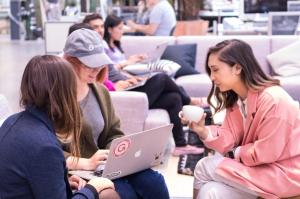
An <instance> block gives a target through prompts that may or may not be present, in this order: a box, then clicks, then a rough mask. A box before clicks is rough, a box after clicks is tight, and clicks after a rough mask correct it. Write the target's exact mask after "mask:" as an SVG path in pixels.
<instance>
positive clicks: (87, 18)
mask: <svg viewBox="0 0 300 199" xmlns="http://www.w3.org/2000/svg"><path fill="white" fill-rule="evenodd" d="M96 19H101V20H103V18H102V17H101V15H99V14H97V13H93V14H90V15H86V16H85V17H84V19H83V21H82V22H83V23H90V21H93V20H96Z"/></svg>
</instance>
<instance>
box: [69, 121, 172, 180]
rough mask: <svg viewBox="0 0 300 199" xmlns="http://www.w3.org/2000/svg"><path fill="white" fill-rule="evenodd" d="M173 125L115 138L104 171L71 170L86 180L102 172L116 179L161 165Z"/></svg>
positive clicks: (105, 175) (100, 174) (101, 174)
mask: <svg viewBox="0 0 300 199" xmlns="http://www.w3.org/2000/svg"><path fill="white" fill-rule="evenodd" d="M172 128H173V124H168V125H165V126H161V127H158V128H154V129H150V130H146V131H142V132H139V133H134V134H131V135H125V136H123V137H121V138H117V139H114V140H113V141H112V143H111V146H110V149H109V154H108V158H107V161H106V164H105V166H104V169H103V171H102V170H98V169H97V170H96V171H82V170H70V171H69V173H70V174H72V175H77V176H79V177H81V178H83V179H87V180H90V179H92V178H95V177H99V176H102V177H106V178H109V179H111V180H113V179H117V178H120V177H123V176H127V175H130V174H133V173H136V172H139V171H142V170H145V169H148V168H151V167H153V166H156V165H159V164H161V163H162V161H163V156H164V151H165V147H166V146H167V143H168V140H169V137H170V136H171V134H172Z"/></svg>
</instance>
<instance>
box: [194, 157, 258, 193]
mask: <svg viewBox="0 0 300 199" xmlns="http://www.w3.org/2000/svg"><path fill="white" fill-rule="evenodd" d="M223 159H224V157H223V156H222V155H220V154H216V155H213V156H208V157H205V158H202V159H201V160H200V161H199V162H198V163H197V165H196V168H195V171H194V189H198V190H199V193H198V196H197V199H256V198H257V194H256V193H255V192H253V191H251V190H249V189H247V188H246V187H243V186H242V185H238V184H235V183H233V182H231V181H229V180H227V179H225V178H223V177H222V176H220V175H218V174H216V173H215V170H216V168H217V166H218V165H219V164H220V162H221V161H222V160H223Z"/></svg>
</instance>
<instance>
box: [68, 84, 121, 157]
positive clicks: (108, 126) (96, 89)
mask: <svg viewBox="0 0 300 199" xmlns="http://www.w3.org/2000/svg"><path fill="white" fill-rule="evenodd" d="M90 89H91V90H92V92H93V93H94V94H95V96H96V99H97V102H98V104H99V106H100V109H101V111H102V115H103V119H104V129H103V131H102V132H101V133H100V136H99V137H98V141H97V145H96V144H95V142H94V139H93V134H92V128H91V126H90V125H88V123H87V122H86V121H85V118H83V124H82V132H81V136H80V153H81V157H83V158H90V157H91V156H92V155H93V154H94V153H95V152H96V151H97V150H98V149H109V147H110V144H111V141H112V140H113V139H115V138H118V137H122V136H123V135H124V133H123V132H122V131H121V130H120V120H119V118H118V117H117V116H116V114H115V111H114V107H113V104H112V102H111V98H110V95H109V92H108V91H107V90H106V88H105V87H104V86H103V85H100V84H91V85H90ZM64 149H65V152H66V153H65V156H66V157H68V156H69V155H70V154H69V153H68V152H70V151H69V150H68V147H64Z"/></svg>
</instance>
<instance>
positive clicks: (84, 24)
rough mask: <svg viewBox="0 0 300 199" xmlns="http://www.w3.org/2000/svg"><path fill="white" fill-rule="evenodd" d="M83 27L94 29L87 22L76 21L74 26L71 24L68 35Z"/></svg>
mask: <svg viewBox="0 0 300 199" xmlns="http://www.w3.org/2000/svg"><path fill="white" fill-rule="evenodd" d="M82 28H84V29H89V30H93V28H92V27H91V26H90V25H89V24H87V23H75V24H73V25H72V26H70V28H69V31H68V35H70V34H71V33H72V32H74V31H75V30H79V29H82Z"/></svg>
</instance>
